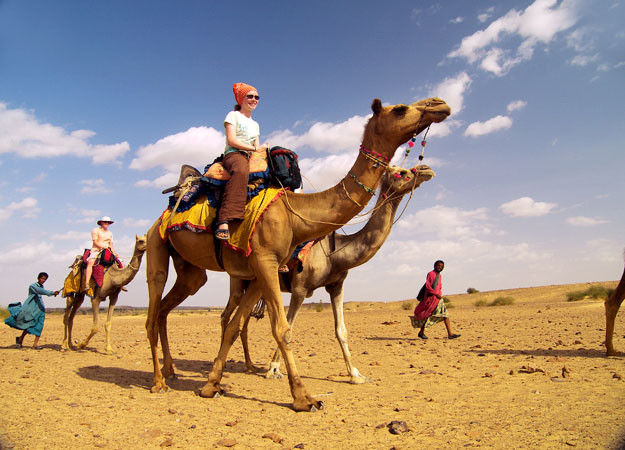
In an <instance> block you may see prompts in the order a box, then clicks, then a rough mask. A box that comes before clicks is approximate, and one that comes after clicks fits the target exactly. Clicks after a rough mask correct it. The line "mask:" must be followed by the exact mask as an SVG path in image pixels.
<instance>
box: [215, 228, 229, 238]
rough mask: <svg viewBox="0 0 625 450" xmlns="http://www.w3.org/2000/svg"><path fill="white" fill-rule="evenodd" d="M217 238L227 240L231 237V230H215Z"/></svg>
mask: <svg viewBox="0 0 625 450" xmlns="http://www.w3.org/2000/svg"><path fill="white" fill-rule="evenodd" d="M215 238H217V239H219V240H220V241H227V240H228V239H230V230H228V229H223V228H217V229H216V230H215Z"/></svg>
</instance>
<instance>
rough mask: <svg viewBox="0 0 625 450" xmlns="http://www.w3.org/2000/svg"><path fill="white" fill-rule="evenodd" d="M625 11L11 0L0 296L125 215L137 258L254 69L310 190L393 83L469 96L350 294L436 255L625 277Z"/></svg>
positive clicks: (394, 88)
mask: <svg viewBox="0 0 625 450" xmlns="http://www.w3.org/2000/svg"><path fill="white" fill-rule="evenodd" d="M623 23H625V4H624V2H623V1H617V0H607V1H604V2H591V1H583V0H559V1H558V0H534V1H531V0H527V1H520V0H518V1H504V2H488V1H478V2H466V1H445V2H443V1H439V2H436V1H392V2H378V1H368V0H367V1H345V2H336V1H333V2H326V1H320V2H297V1H290V2H287V1H275V2H247V1H240V2H237V3H236V8H235V7H234V6H233V5H232V3H226V2H211V1H185V2H163V1H133V2H121V1H108V2H83V1H59V2H49V1H43V0H42V1H31V0H25V1H17V0H4V1H0V230H1V233H0V280H1V281H2V285H3V286H4V288H3V290H2V294H1V295H0V304H4V305H6V304H8V303H10V302H12V301H17V300H22V299H23V298H24V297H25V294H26V292H27V286H28V284H29V283H31V282H32V281H34V280H35V277H36V274H37V273H38V272H39V271H46V272H48V273H49V274H50V280H49V281H48V284H47V287H48V288H50V289H57V288H59V287H61V286H62V282H63V279H64V277H65V275H66V274H67V271H68V269H67V265H68V264H69V263H70V262H71V261H72V260H73V257H74V255H76V254H77V253H80V252H81V249H83V248H85V247H87V246H89V231H90V230H91V228H93V226H95V222H96V220H97V219H98V218H99V217H101V216H103V215H108V216H111V217H113V218H114V219H115V220H116V223H115V224H114V225H113V226H112V227H111V230H112V231H113V232H114V233H115V238H116V242H117V248H118V251H119V252H120V253H121V255H122V256H128V255H130V254H131V250H132V246H133V243H134V235H135V234H143V233H144V232H145V231H146V230H147V228H148V227H149V226H150V224H151V223H152V222H153V221H154V220H155V219H156V218H157V217H158V216H159V215H160V213H161V212H162V211H163V209H164V208H165V206H166V204H167V198H166V197H165V196H163V195H161V193H160V191H161V190H162V188H164V187H167V186H169V185H171V184H173V183H174V182H175V180H177V172H178V168H179V166H180V165H181V164H183V163H189V164H193V165H195V166H197V167H203V166H204V165H205V164H206V163H208V162H210V161H212V160H213V159H214V157H215V156H217V155H218V154H220V153H221V151H222V150H223V145H224V135H223V132H224V130H223V125H222V122H223V118H224V117H225V115H226V113H227V112H228V111H229V110H230V109H231V108H232V105H233V104H234V99H233V96H232V84H233V83H234V82H237V81H245V82H247V83H250V84H253V85H254V86H256V87H257V88H258V90H259V93H260V95H261V101H260V104H259V107H258V109H257V110H256V112H255V113H254V118H255V119H256V120H257V121H258V122H259V123H260V126H261V134H262V138H261V140H263V141H265V140H268V141H269V142H270V143H271V144H272V145H283V146H286V147H290V148H293V149H294V150H296V151H297V152H298V154H299V155H300V159H301V166H302V170H303V173H304V175H305V176H306V177H307V180H308V181H305V191H306V192H311V191H312V188H311V186H313V185H314V186H315V187H316V188H317V189H322V188H326V187H329V186H331V185H333V184H335V183H336V182H338V181H339V180H340V179H341V178H342V176H344V175H345V173H346V172H347V170H348V168H349V167H350V166H351V164H352V163H353V161H354V160H355V158H356V154H357V149H358V145H359V143H360V138H361V136H362V130H363V126H364V123H365V122H366V120H367V118H368V116H369V113H370V105H371V101H372V100H373V99H374V98H380V99H381V100H382V101H383V102H384V103H387V104H396V103H410V102H412V101H415V100H418V99H421V98H426V97H430V96H439V97H441V98H443V99H444V100H446V101H447V102H448V103H449V104H450V105H451V107H452V110H453V114H452V116H451V117H450V118H449V119H448V120H447V121H445V122H444V123H442V124H437V125H435V126H433V127H432V129H431V131H430V134H429V136H428V146H427V151H426V159H425V161H424V162H425V163H427V164H430V165H431V166H432V167H433V168H434V169H435V171H436V172H437V177H436V178H435V179H433V180H432V181H430V182H427V183H424V184H423V185H422V186H421V188H420V189H418V190H417V191H416V192H415V195H414V196H413V198H412V200H411V201H410V203H409V204H408V205H407V207H406V210H405V212H404V213H403V215H402V216H401V218H400V220H399V221H398V223H397V224H396V225H395V227H394V229H393V232H392V233H391V235H390V237H389V239H388V241H387V242H386V244H385V246H384V247H383V248H382V250H380V252H379V253H378V254H377V255H376V256H375V258H374V259H373V260H371V261H370V262H369V263H367V264H366V265H365V266H363V267H360V268H358V269H354V270H353V271H352V272H351V274H350V276H349V277H348V280H347V282H346V285H345V299H346V300H347V301H350V300H372V301H374V300H386V301H390V300H400V299H405V298H409V297H413V296H414V295H415V294H416V292H417V291H418V288H419V287H420V285H421V284H422V281H423V279H424V277H425V273H426V272H427V271H428V270H430V269H431V266H432V263H433V261H434V260H436V259H443V260H445V262H446V264H447V266H446V269H445V273H444V275H445V277H444V283H445V284H444V289H445V291H446V292H447V293H449V294H451V293H460V292H464V291H466V289H467V288H468V287H474V288H477V289H479V290H482V291H484V290H492V289H502V288H516V287H523V286H538V285H546V284H561V283H573V282H586V281H604V280H615V279H618V278H619V277H620V274H621V272H622V268H623V247H625V228H624V227H623V224H624V223H625V211H624V207H623V205H625V198H624V197H625V176H624V170H625V148H624V147H625V107H624V105H625V31H623V29H622V28H623V27H622V24H623ZM415 153H416V152H415ZM398 154H399V152H398ZM396 162H397V161H396ZM415 162H416V155H413V156H412V157H411V158H410V159H409V160H408V161H407V162H406V164H405V165H406V166H412V165H414V164H415ZM402 208H403V206H402ZM361 226H362V224H356V225H352V226H348V227H345V231H346V232H347V233H353V232H355V231H357V230H358V229H359V227H361ZM142 269H143V268H142ZM227 287H228V281H227V276H226V275H225V274H222V273H213V274H209V282H208V284H207V287H205V288H203V289H201V290H200V291H199V292H198V293H197V294H196V295H195V296H194V297H192V298H190V299H188V300H187V302H186V304H187V305H223V304H225V302H226V296H227ZM129 288H130V292H129V293H126V294H123V295H122V296H121V297H120V300H119V304H128V305H134V306H144V305H147V289H146V285H145V275H144V273H143V270H142V271H141V273H140V274H139V275H138V276H137V278H136V279H135V281H134V282H133V283H132V284H131V285H130V286H129ZM320 299H323V300H324V301H327V294H325V292H324V291H318V292H317V293H315V295H314V297H313V299H312V300H313V301H319V300H320ZM47 304H48V306H59V305H61V304H62V301H59V300H52V299H50V300H48V302H47Z"/></svg>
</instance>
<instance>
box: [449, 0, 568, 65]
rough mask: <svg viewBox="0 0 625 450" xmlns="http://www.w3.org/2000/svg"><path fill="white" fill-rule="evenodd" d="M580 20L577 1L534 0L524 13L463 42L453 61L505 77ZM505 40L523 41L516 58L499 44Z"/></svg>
mask: <svg viewBox="0 0 625 450" xmlns="http://www.w3.org/2000/svg"><path fill="white" fill-rule="evenodd" d="M578 19H579V13H578V11H577V1H576V0H563V1H561V2H558V1H557V0H535V1H534V3H532V4H531V5H529V6H528V7H527V8H526V9H525V10H524V11H522V12H519V11H517V10H515V9H512V10H510V11H509V12H508V13H507V14H506V15H504V16H503V17H500V18H499V19H497V20H495V21H493V22H491V23H490V25H488V27H486V28H485V29H483V30H479V31H476V32H475V33H473V34H472V35H470V36H467V37H465V38H463V39H462V41H461V43H460V45H459V46H458V48H457V49H455V50H453V51H452V52H450V53H449V54H448V55H447V56H448V57H450V58H464V59H466V60H467V61H468V62H469V63H471V64H473V63H476V62H480V64H479V66H480V67H481V68H482V69H483V70H486V71H489V72H491V73H493V74H495V75H497V76H503V75H505V74H506V73H507V72H508V71H509V70H510V69H511V68H512V67H514V66H516V65H518V64H520V63H521V62H523V61H527V60H529V59H531V58H532V56H533V52H534V47H535V46H536V44H538V43H539V42H542V43H543V44H548V43H549V42H550V41H551V40H552V39H553V38H554V37H555V36H556V35H557V34H558V33H560V32H562V31H564V30H567V29H569V28H571V27H572V26H573V25H575V23H576V22H577V21H578ZM506 37H520V38H521V39H522V42H521V44H520V45H519V46H518V47H517V49H516V54H515V55H512V56H510V53H511V52H509V51H506V50H503V49H502V48H501V47H500V46H495V45H496V44H498V45H501V44H503V42H502V41H503V40H504V38H506Z"/></svg>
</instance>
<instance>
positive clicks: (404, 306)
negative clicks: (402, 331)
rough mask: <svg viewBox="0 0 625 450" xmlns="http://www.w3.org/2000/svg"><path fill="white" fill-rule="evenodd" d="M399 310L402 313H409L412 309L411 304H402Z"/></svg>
mask: <svg viewBox="0 0 625 450" xmlns="http://www.w3.org/2000/svg"><path fill="white" fill-rule="evenodd" d="M401 309H403V310H404V311H410V310H411V309H412V302H404V303H402V304H401Z"/></svg>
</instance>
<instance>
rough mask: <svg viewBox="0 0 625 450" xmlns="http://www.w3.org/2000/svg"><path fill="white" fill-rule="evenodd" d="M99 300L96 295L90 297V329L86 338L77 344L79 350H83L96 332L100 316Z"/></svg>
mask: <svg viewBox="0 0 625 450" xmlns="http://www.w3.org/2000/svg"><path fill="white" fill-rule="evenodd" d="M100 301H101V299H100V298H98V296H97V295H96V296H95V297H93V298H92V299H91V311H92V313H93V324H92V325H91V331H90V332H89V335H88V336H87V338H86V339H85V340H84V341H82V342H81V343H80V345H79V346H78V349H79V350H83V349H84V348H85V347H86V346H87V345H88V344H89V341H90V340H91V338H92V337H93V336H95V335H96V333H97V332H98V319H99V316H100Z"/></svg>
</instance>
